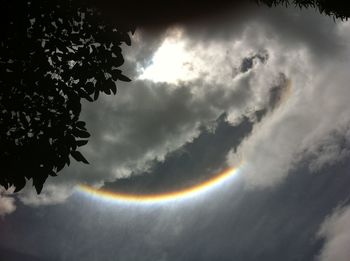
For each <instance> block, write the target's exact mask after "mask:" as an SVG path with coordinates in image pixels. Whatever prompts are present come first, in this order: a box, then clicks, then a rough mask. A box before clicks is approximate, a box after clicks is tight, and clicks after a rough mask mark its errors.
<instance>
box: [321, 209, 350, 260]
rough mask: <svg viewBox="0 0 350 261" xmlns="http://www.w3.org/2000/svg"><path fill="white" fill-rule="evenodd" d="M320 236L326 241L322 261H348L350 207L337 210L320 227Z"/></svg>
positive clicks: (349, 252) (322, 251) (349, 253)
mask: <svg viewBox="0 0 350 261" xmlns="http://www.w3.org/2000/svg"><path fill="white" fill-rule="evenodd" d="M318 236H319V237H321V238H323V239H324V240H325V242H324V246H323V248H322V250H321V253H320V254H319V256H318V259H319V260H320V261H334V260H337V261H348V260H349V256H350V248H349V246H350V207H344V208H336V209H335V211H334V212H333V213H332V215H331V216H329V217H327V218H326V219H325V221H324V222H323V224H322V225H321V227H320V230H319V232H318Z"/></svg>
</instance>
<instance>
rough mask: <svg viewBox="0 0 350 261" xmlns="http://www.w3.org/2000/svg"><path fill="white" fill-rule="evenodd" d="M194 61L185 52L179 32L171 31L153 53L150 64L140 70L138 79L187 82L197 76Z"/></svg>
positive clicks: (190, 55) (189, 54) (184, 44)
mask: <svg viewBox="0 0 350 261" xmlns="http://www.w3.org/2000/svg"><path fill="white" fill-rule="evenodd" d="M194 60H195V57H193V55H192V54H191V53H190V52H189V51H188V50H186V42H185V41H184V40H183V39H182V32H181V30H179V29H173V30H172V31H171V33H170V34H169V36H168V37H166V38H165V40H164V41H163V43H162V45H161V46H160V47H159V49H158V50H157V51H156V52H155V54H154V56H153V58H152V63H151V64H150V65H149V66H148V67H146V68H142V69H141V74H140V76H139V79H141V80H151V81H153V82H167V83H178V82H180V81H188V80H190V79H193V78H195V77H196V75H197V74H196V73H195V72H194V68H193V67H194V64H193V63H194Z"/></svg>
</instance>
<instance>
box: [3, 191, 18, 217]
mask: <svg viewBox="0 0 350 261" xmlns="http://www.w3.org/2000/svg"><path fill="white" fill-rule="evenodd" d="M11 191H12V190H11ZM15 210H16V205H15V199H14V198H13V197H11V195H10V191H5V190H4V189H3V188H1V187H0V216H4V215H7V214H10V213H12V212H13V211H15Z"/></svg>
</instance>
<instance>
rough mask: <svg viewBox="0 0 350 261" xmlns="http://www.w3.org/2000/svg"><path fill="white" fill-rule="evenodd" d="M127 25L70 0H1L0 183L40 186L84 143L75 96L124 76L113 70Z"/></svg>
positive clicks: (111, 85) (110, 88)
mask: <svg viewBox="0 0 350 261" xmlns="http://www.w3.org/2000/svg"><path fill="white" fill-rule="evenodd" d="M133 31H134V26H133V25H130V26H125V24H124V25H123V26H118V24H115V23H112V22H111V21H107V20H105V19H104V16H103V15H102V14H101V12H99V10H98V9H96V8H95V7H94V6H93V5H92V4H89V3H88V2H86V1H84V3H82V2H78V1H72V0H61V1H60V0H44V1H43V0H41V1H35V0H33V1H22V0H12V1H5V2H3V3H2V5H1V10H0V35H1V38H0V148H1V150H0V165H1V170H0V185H2V186H4V187H5V188H6V189H7V188H9V187H10V186H14V187H15V189H16V191H19V190H20V189H22V188H23V187H24V185H25V183H26V180H29V179H32V180H33V185H34V186H35V188H36V191H37V192H38V193H40V191H41V190H42V187H43V184H44V182H45V180H46V179H47V177H48V176H49V175H51V176H56V174H57V172H59V171H60V170H62V168H63V167H64V166H65V165H69V164H70V156H71V157H73V158H74V159H75V160H77V161H81V162H84V163H88V161H87V160H86V159H85V158H84V156H83V155H82V154H81V153H80V152H79V151H78V150H77V148H78V147H80V146H83V145H85V144H86V143H87V141H88V140H87V138H89V136H90V134H89V133H88V131H87V129H86V126H85V122H83V121H80V120H79V115H80V111H81V100H82V99H85V100H88V101H90V102H92V101H94V100H96V99H97V98H98V97H99V94H100V93H101V92H103V93H105V94H107V95H109V94H112V93H113V94H115V93H116V91H117V88H116V81H117V80H122V81H130V79H129V78H127V77H126V76H124V75H123V74H122V71H121V70H119V69H118V67H119V66H120V65H122V64H123V62H124V60H123V56H122V53H121V48H120V45H121V44H122V43H126V44H127V45H130V44H131V42H130V37H129V34H128V33H129V32H133Z"/></svg>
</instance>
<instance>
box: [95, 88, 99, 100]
mask: <svg viewBox="0 0 350 261" xmlns="http://www.w3.org/2000/svg"><path fill="white" fill-rule="evenodd" d="M99 94H100V91H99V90H95V94H94V100H95V101H96V100H97V99H98V96H99Z"/></svg>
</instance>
